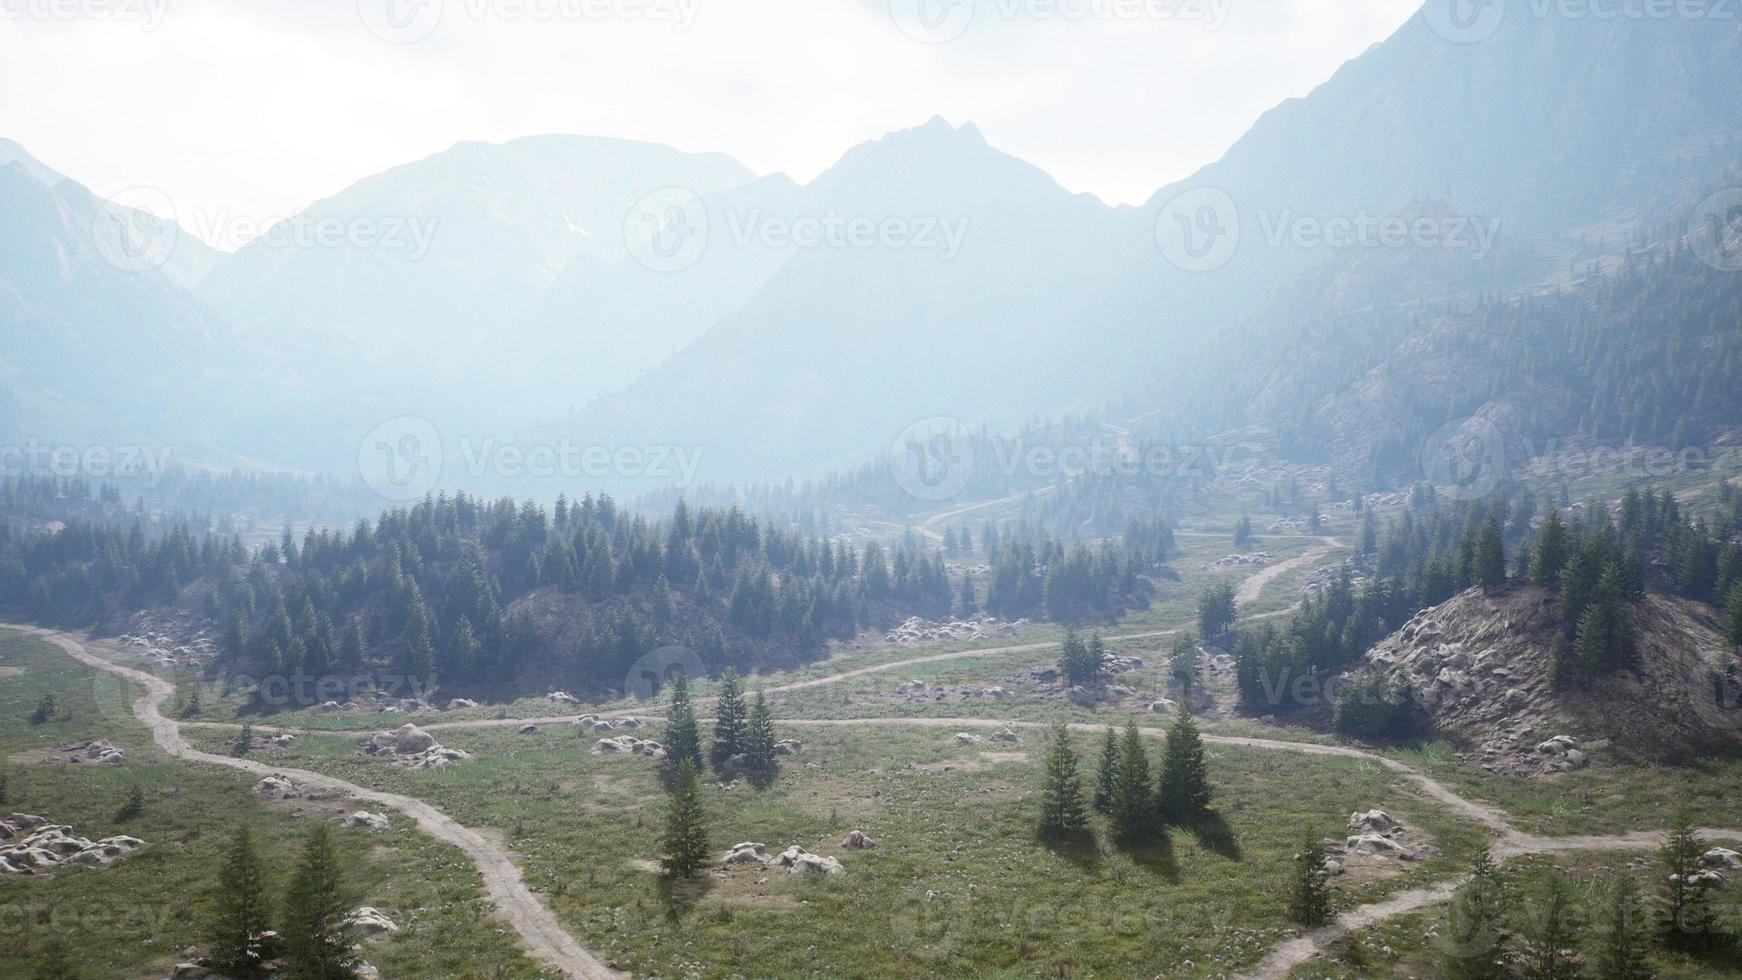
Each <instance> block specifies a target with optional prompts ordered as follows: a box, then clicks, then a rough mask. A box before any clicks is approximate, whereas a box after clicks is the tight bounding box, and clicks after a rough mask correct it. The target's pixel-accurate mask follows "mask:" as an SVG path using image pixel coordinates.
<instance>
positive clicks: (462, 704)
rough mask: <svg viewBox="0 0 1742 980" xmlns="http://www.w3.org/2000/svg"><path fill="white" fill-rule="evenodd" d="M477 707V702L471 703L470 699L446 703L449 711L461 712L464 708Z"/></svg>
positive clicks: (455, 699)
mask: <svg viewBox="0 0 1742 980" xmlns="http://www.w3.org/2000/svg"><path fill="white" fill-rule="evenodd" d="M477 706H478V702H476V701H473V700H472V699H471V698H454V699H453V700H452V701H449V702H448V710H449V711H461V710H464V709H466V708H476V707H477Z"/></svg>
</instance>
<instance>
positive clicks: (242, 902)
mask: <svg viewBox="0 0 1742 980" xmlns="http://www.w3.org/2000/svg"><path fill="white" fill-rule="evenodd" d="M211 906H212V914H211V916H210V919H209V921H208V924H207V926H206V932H205V939H206V945H207V949H208V951H209V952H208V953H207V956H206V961H207V963H208V964H209V965H210V966H211V967H212V968H213V969H214V970H216V971H218V972H219V973H221V974H224V975H225V976H231V977H236V978H238V980H242V978H247V977H257V976H261V975H262V970H261V965H262V964H263V963H264V962H265V961H266V960H267V959H268V958H269V957H270V956H271V954H272V950H270V949H269V948H268V947H267V946H266V939H264V938H263V937H264V936H265V934H266V932H267V931H268V930H269V929H271V922H270V913H269V911H268V906H269V900H268V898H267V895H266V871H265V868H263V867H262V866H261V863H260V855H259V853H258V852H257V851H256V849H255V846H254V832H253V830H252V829H250V828H249V826H248V824H247V823H245V822H244V823H241V824H238V825H237V827H236V832H235V834H234V835H233V836H232V837H231V838H230V845H229V847H228V848H226V849H225V851H224V863H223V864H222V865H221V866H219V868H218V877H217V882H216V884H215V886H214V887H213V889H212V896H211Z"/></svg>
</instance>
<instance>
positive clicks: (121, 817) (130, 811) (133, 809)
mask: <svg viewBox="0 0 1742 980" xmlns="http://www.w3.org/2000/svg"><path fill="white" fill-rule="evenodd" d="M144 813H145V790H143V789H141V788H140V786H139V784H138V783H134V784H133V786H132V787H131V788H130V789H128V790H127V799H126V800H125V801H124V802H122V804H121V807H120V809H118V810H116V811H115V819H116V821H118V822H120V823H126V822H127V821H129V820H133V819H136V818H138V817H140V816H142V815H144Z"/></svg>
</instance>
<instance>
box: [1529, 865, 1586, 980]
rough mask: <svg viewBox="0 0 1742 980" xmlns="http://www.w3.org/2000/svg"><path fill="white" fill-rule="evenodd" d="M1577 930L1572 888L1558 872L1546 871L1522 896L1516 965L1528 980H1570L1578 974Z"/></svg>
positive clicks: (1577, 922)
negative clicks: (1522, 913)
mask: <svg viewBox="0 0 1742 980" xmlns="http://www.w3.org/2000/svg"><path fill="white" fill-rule="evenodd" d="M1579 929H1580V922H1579V917H1578V914H1577V910H1576V908H1575V906H1574V904H1573V895H1572V889H1571V888H1570V887H1569V886H1568V885H1567V881H1566V879H1565V878H1563V877H1561V875H1560V874H1559V873H1558V872H1555V871H1546V872H1543V873H1542V874H1540V875H1539V876H1538V877H1537V879H1536V881H1534V882H1533V883H1532V886H1531V888H1530V891H1529V893H1528V894H1527V895H1526V897H1525V903H1524V915H1523V921H1522V923H1521V928H1520V929H1519V940H1520V942H1519V951H1518V953H1519V955H1518V959H1519V966H1520V967H1521V968H1522V969H1523V973H1524V976H1525V977H1527V978H1529V980H1571V978H1573V977H1576V976H1577V975H1578V960H1577V954H1576V952H1575V951H1574V950H1575V947H1576V945H1577V944H1576V939H1577V936H1578V933H1579Z"/></svg>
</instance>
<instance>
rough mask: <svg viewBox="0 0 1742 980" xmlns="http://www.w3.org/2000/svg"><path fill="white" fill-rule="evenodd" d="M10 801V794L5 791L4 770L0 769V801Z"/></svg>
mask: <svg viewBox="0 0 1742 980" xmlns="http://www.w3.org/2000/svg"><path fill="white" fill-rule="evenodd" d="M10 802H12V798H11V795H10V794H9V793H8V792H7V787H6V770H5V769H0V803H10Z"/></svg>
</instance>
